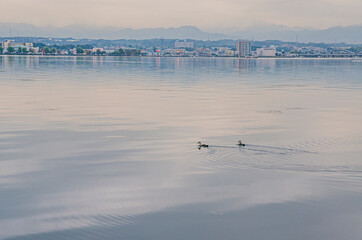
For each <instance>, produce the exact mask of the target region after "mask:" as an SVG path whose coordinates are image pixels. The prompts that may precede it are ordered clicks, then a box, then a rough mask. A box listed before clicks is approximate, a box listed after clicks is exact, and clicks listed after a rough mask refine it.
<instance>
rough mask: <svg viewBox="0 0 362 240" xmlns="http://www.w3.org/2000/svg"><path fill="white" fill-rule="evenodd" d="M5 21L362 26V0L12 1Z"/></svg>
mask: <svg viewBox="0 0 362 240" xmlns="http://www.w3.org/2000/svg"><path fill="white" fill-rule="evenodd" d="M5 2H6V4H5V5H4V4H2V10H1V14H0V22H3V23H4V22H6V23H32V24H35V25H38V26H49V25H50V26H67V25H74V24H76V25H78V24H82V25H89V26H99V27H102V26H115V27H130V28H145V27H178V26H184V25H192V26H196V27H200V28H201V29H204V30H219V29H223V28H224V29H242V28H244V27H248V26H250V25H261V24H277V25H286V26H291V27H295V26H300V27H311V28H328V27H331V26H336V25H342V26H345V25H355V24H362V14H361V12H362V0H10V1H5Z"/></svg>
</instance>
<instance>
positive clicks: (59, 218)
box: [0, 56, 362, 240]
mask: <svg viewBox="0 0 362 240" xmlns="http://www.w3.org/2000/svg"><path fill="white" fill-rule="evenodd" d="M238 140H241V141H242V142H243V143H245V144H246V146H245V147H239V146H237V145H236V143H237V141H238ZM198 141H201V142H202V143H205V144H208V145H209V147H208V148H201V149H198V147H197V142H198ZM361 156H362V62H360V61H353V60H351V59H233V58H147V57H145V58H137V57H128V58H127V57H41V56H0V239H7V240H10V239H12V240H14V239H19V240H20V239H27V240H28V239H34V240H35V239H36V240H39V239H52V240H56V239H87V240H88V239H102V240H107V239H157V240H160V239H167V240H168V239H173V240H177V239H180V240H181V239H248V240H249V239H255V240H257V239H273V240H274V239H275V240H282V239H285V240H290V239H294V240H299V239H300V240H302V239H303V240H304V239H329V240H333V239H335V240H337V239H338V240H339V239H349V240H351V239H352V240H360V239H361V236H362V228H361V226H362V157H361Z"/></svg>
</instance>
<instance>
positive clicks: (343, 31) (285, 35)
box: [0, 23, 362, 44]
mask: <svg viewBox="0 0 362 240" xmlns="http://www.w3.org/2000/svg"><path fill="white" fill-rule="evenodd" d="M15 36H19V37H20V36H21V37H35V36H36V37H72V38H91V39H110V40H114V39H153V38H165V39H195V40H220V39H234V40H235V39H249V40H255V41H257V40H258V41H263V40H281V41H293V42H294V41H298V42H325V43H335V42H345V43H354V44H360V43H362V25H353V26H344V27H342V26H336V27H331V28H328V29H322V30H320V29H306V28H289V27H286V26H281V25H271V26H255V27H249V28H246V29H243V30H241V31H235V32H229V33H210V32H205V31H202V30H200V29H199V28H197V27H193V26H182V27H176V28H174V27H171V28H143V29H131V28H116V27H103V28H96V27H86V26H80V25H74V26H68V27H38V26H35V25H31V24H23V23H0V37H15Z"/></svg>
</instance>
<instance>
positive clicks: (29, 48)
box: [0, 40, 39, 53]
mask: <svg viewBox="0 0 362 240" xmlns="http://www.w3.org/2000/svg"><path fill="white" fill-rule="evenodd" d="M0 46H2V47H3V48H4V50H3V52H4V53H7V51H8V48H9V47H13V48H14V49H15V50H18V49H19V48H25V49H26V51H28V52H33V53H38V52H39V48H38V47H34V46H33V43H17V42H14V41H13V40H6V41H5V42H3V43H0Z"/></svg>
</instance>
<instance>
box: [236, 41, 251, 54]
mask: <svg viewBox="0 0 362 240" xmlns="http://www.w3.org/2000/svg"><path fill="white" fill-rule="evenodd" d="M236 51H237V52H238V53H239V57H247V56H250V55H251V42H250V41H239V42H237V43H236Z"/></svg>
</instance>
